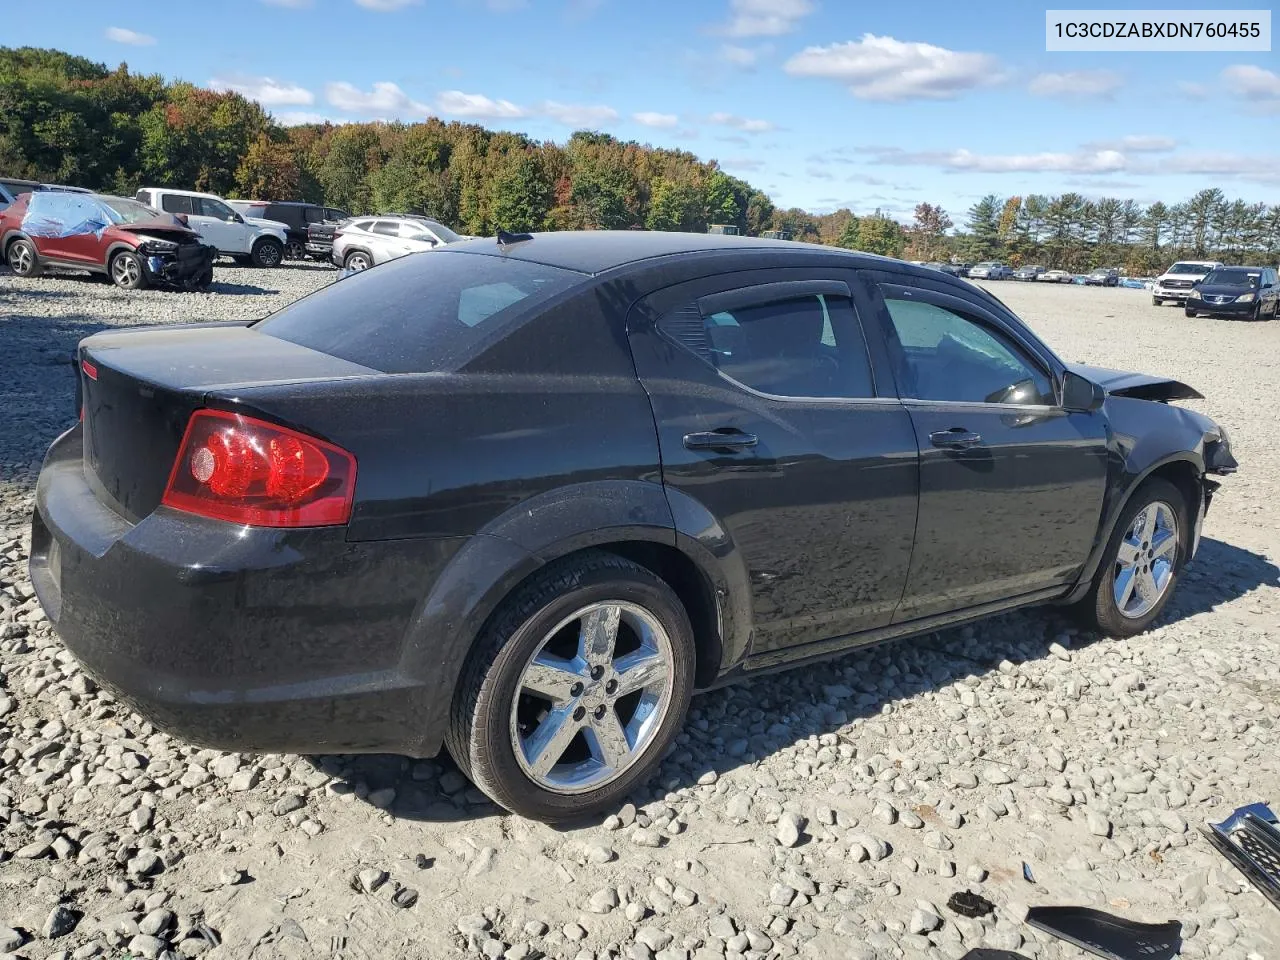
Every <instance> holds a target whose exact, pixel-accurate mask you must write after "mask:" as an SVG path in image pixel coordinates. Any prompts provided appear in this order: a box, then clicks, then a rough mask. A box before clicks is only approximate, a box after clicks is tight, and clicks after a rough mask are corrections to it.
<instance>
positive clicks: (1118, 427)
mask: <svg viewBox="0 0 1280 960" xmlns="http://www.w3.org/2000/svg"><path fill="white" fill-rule="evenodd" d="M1106 409H1107V415H1108V418H1109V420H1110V424H1111V428H1112V434H1111V459H1112V468H1111V470H1110V477H1109V479H1108V490H1107V497H1106V502H1105V505H1104V508H1103V514H1102V517H1101V520H1100V523H1099V525H1098V533H1097V535H1096V537H1095V538H1094V544H1093V549H1092V550H1091V552H1090V555H1089V559H1088V560H1087V561H1086V563H1085V565H1084V567H1083V568H1082V570H1081V572H1080V578H1079V580H1078V581H1077V583H1076V586H1075V588H1074V589H1073V590H1072V591H1071V593H1070V594H1069V595H1068V596H1067V597H1066V602H1074V601H1075V600H1078V599H1079V598H1080V597H1082V596H1083V595H1084V594H1085V593H1086V592H1087V591H1088V589H1089V585H1090V583H1091V582H1092V580H1093V578H1094V576H1095V575H1096V574H1097V571H1098V566H1099V564H1101V562H1102V558H1103V553H1104V552H1105V550H1106V546H1107V543H1108V541H1110V539H1111V536H1112V534H1113V533H1114V532H1115V525H1116V523H1117V522H1118V521H1119V519H1120V514H1121V513H1123V512H1124V509H1125V507H1126V506H1127V505H1128V503H1129V501H1130V499H1131V498H1132V497H1133V495H1134V493H1135V492H1136V491H1137V490H1138V489H1139V488H1140V487H1141V486H1142V484H1143V483H1144V482H1145V481H1146V480H1147V479H1148V478H1149V477H1151V476H1152V475H1153V474H1155V473H1156V472H1157V471H1160V470H1162V469H1164V468H1167V467H1169V466H1170V465H1172V464H1185V465H1186V466H1187V467H1189V468H1190V469H1191V470H1192V471H1193V472H1194V474H1195V476H1196V477H1197V479H1198V481H1199V483H1200V484H1201V486H1202V487H1203V483H1204V475H1205V449H1206V444H1207V443H1210V442H1211V441H1212V440H1213V438H1214V431H1215V430H1216V429H1217V428H1216V426H1215V425H1214V423H1213V421H1211V420H1209V419H1208V418H1207V417H1205V416H1203V415H1202V414H1199V413H1196V412H1195V411H1192V410H1186V409H1184V408H1182V407H1175V406H1170V405H1168V404H1164V403H1157V402H1155V401H1151V400H1138V399H1133V398H1129V397H1123V396H1109V397H1108V398H1107V405H1106ZM1233 462H1234V461H1233ZM1188 506H1189V508H1190V509H1192V510H1198V507H1199V505H1198V504H1189V505H1188Z"/></svg>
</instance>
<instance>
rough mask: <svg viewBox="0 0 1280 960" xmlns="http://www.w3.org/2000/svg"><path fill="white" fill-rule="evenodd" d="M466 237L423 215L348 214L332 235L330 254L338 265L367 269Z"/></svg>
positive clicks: (353, 268)
mask: <svg viewBox="0 0 1280 960" xmlns="http://www.w3.org/2000/svg"><path fill="white" fill-rule="evenodd" d="M465 239H467V238H466V237H463V236H460V235H459V234H456V233H454V232H453V231H452V230H450V229H449V228H448V227H446V226H445V225H444V224H442V223H437V222H436V221H434V220H429V219H427V218H426V217H414V216H404V215H400V214H386V215H383V216H369V217H352V218H351V219H350V220H348V221H346V222H344V223H342V224H340V225H339V226H338V230H337V232H336V233H335V234H334V235H333V253H332V254H330V258H331V259H332V260H333V262H334V264H335V265H337V266H339V267H347V268H349V269H351V270H367V269H369V267H374V266H377V265H378V264H380V263H386V262H387V261H388V260H394V259H395V258H396V257H403V256H404V255H405V254H409V253H419V252H420V251H424V250H434V249H436V248H437V247H443V246H445V245H446V244H450V243H457V242H458V241H459V240H465Z"/></svg>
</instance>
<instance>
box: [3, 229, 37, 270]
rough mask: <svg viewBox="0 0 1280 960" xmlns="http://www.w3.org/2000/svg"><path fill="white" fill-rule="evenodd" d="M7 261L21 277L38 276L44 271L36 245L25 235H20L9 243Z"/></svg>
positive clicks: (10, 267) (11, 268)
mask: <svg viewBox="0 0 1280 960" xmlns="http://www.w3.org/2000/svg"><path fill="white" fill-rule="evenodd" d="M5 262H6V263H7V264H8V265H9V269H10V270H12V271H13V272H14V273H15V274H16V275H17V276H19V277H38V276H40V273H41V271H42V268H41V266H40V254H39V253H38V252H37V251H36V245H35V244H34V243H32V242H31V241H30V240H27V239H26V238H24V237H19V238H18V239H17V240H15V241H13V243H11V244H9V250H8V251H7V253H6V255H5Z"/></svg>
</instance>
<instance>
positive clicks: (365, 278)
mask: <svg viewBox="0 0 1280 960" xmlns="http://www.w3.org/2000/svg"><path fill="white" fill-rule="evenodd" d="M584 279H585V278H584V277H583V275H582V274H579V273H573V272H571V271H569V270H561V269H559V268H558V267H548V266H544V265H542V264H538V263H528V262H526V261H523V260H510V259H506V258H503V257H493V256H486V255H483V254H480V255H477V254H468V253H458V252H451V251H447V250H437V251H431V252H429V253H417V254H410V255H409V256H406V257H400V258H399V259H396V260H391V261H388V262H387V263H384V264H382V265H381V266H378V267H374V268H373V269H371V270H364V271H362V272H360V273H357V274H354V275H352V276H349V277H347V278H346V279H344V280H338V281H335V282H334V283H331V284H330V285H329V286H327V287H325V288H324V289H323V290H319V291H317V292H316V293H313V294H311V296H309V297H304V298H303V299H302V300H299V301H297V302H296V303H293V304H290V305H289V306H287V307H285V308H284V309H283V310H281V311H279V312H278V313H274V314H272V315H271V316H269V317H266V318H265V319H263V320H260V321H259V322H258V323H257V324H255V325H254V329H256V330H258V331H259V332H260V333H266V334H270V335H271V336H273V337H278V338H279V339H281V340H288V341H289V342H290V343H296V344H298V345H300V346H303V347H309V348H310V349H312V350H319V351H321V352H322V353H327V354H329V355H331V356H334V357H341V358H342V359H343V360H349V361H351V362H352V363H358V364H360V365H362V366H366V367H371V368H372V369H374V370H381V371H382V372H384V373H452V372H454V371H456V370H458V369H460V368H461V367H462V366H464V365H465V364H466V363H467V362H468V361H470V360H472V359H473V358H475V357H476V356H478V355H479V354H480V352H481V351H483V350H485V349H486V348H488V347H489V346H491V345H492V344H493V343H495V342H497V341H498V340H499V339H501V337H502V336H504V335H506V334H507V333H508V332H510V329H511V328H512V323H513V322H514V321H517V320H518V319H519V318H522V317H526V316H528V311H529V308H531V307H535V306H537V305H538V304H539V303H542V302H545V301H546V300H548V299H550V298H551V297H553V296H555V295H556V294H558V293H560V292H562V291H564V290H568V289H569V288H570V287H572V286H574V285H575V284H577V283H580V282H581V281H582V280H584Z"/></svg>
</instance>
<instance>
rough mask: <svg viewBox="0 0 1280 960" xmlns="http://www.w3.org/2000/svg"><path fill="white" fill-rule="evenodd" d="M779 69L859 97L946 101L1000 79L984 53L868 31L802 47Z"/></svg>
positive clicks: (990, 57) (996, 67)
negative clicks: (840, 87) (843, 87)
mask: <svg viewBox="0 0 1280 960" xmlns="http://www.w3.org/2000/svg"><path fill="white" fill-rule="evenodd" d="M785 69H786V71H787V73H790V74H792V75H793V76H799V77H823V78H825V79H828V80H837V81H839V82H841V83H844V84H847V85H848V87H849V92H850V93H852V94H853V95H854V96H855V97H857V98H858V99H859V100H890V101H892V100H950V99H953V98H954V97H955V96H956V95H957V94H958V93H960V92H962V91H964V90H969V89H973V88H975V87H981V86H986V85H988V84H993V83H999V82H1001V81H1002V80H1003V79H1004V76H1003V75H1002V73H1001V72H1000V70H999V68H998V64H997V62H996V59H995V58H994V57H992V56H989V55H988V54H985V53H964V52H960V51H956V50H948V49H946V48H945V47H935V46H934V45H933V44H930V43H906V42H904V41H902V40H895V39H894V38H893V37H878V36H876V35H875V34H872V33H868V34H864V35H863V37H862V39H861V40H850V41H848V42H846V43H833V44H831V45H830V46H826V47H808V48H806V49H804V50H802V51H800V52H799V53H797V54H796V55H795V56H794V57H792V58H791V59H790V60H788V61H787V63H786V68H785Z"/></svg>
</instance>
